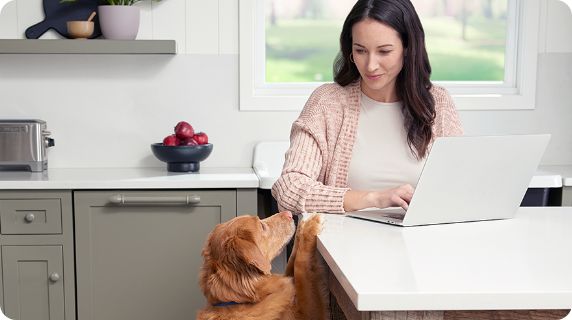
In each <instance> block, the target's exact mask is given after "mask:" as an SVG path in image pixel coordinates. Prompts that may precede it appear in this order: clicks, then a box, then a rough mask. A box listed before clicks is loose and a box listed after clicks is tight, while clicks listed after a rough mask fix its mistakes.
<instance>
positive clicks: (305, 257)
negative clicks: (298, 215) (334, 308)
mask: <svg viewBox="0 0 572 320" xmlns="http://www.w3.org/2000/svg"><path fill="white" fill-rule="evenodd" d="M323 223H324V217H323V215H321V214H313V215H311V216H309V217H308V218H306V219H304V220H302V221H301V222H300V226H299V227H298V228H299V230H298V233H297V235H296V240H295V242H294V245H295V251H294V252H295V254H296V256H295V259H294V260H293V268H294V270H293V271H294V285H295V287H296V311H297V316H298V319H315V320H322V319H328V318H329V304H328V290H327V279H326V275H327V273H326V268H325V266H324V262H323V260H322V259H321V257H320V254H319V253H318V251H317V248H316V243H317V236H318V234H319V233H320V232H321V231H322V227H323Z"/></svg>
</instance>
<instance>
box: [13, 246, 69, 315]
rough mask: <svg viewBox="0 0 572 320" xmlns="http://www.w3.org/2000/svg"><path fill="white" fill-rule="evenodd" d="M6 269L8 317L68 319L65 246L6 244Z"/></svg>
mask: <svg viewBox="0 0 572 320" xmlns="http://www.w3.org/2000/svg"><path fill="white" fill-rule="evenodd" d="M2 269H3V276H4V277H3V278H4V308H5V310H4V312H5V313H6V316H7V317H9V318H10V319H15V320H43V319H46V320H61V319H65V317H64V279H63V277H62V275H63V255H62V247H61V246H2Z"/></svg>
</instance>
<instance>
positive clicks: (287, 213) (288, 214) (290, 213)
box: [282, 211, 292, 219]
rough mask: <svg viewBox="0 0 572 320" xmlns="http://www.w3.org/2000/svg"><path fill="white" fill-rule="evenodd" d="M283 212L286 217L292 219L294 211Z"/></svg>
mask: <svg viewBox="0 0 572 320" xmlns="http://www.w3.org/2000/svg"><path fill="white" fill-rule="evenodd" d="M282 214H283V215H285V216H286V217H288V219H292V212H290V211H284V212H282Z"/></svg>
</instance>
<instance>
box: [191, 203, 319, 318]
mask: <svg viewBox="0 0 572 320" xmlns="http://www.w3.org/2000/svg"><path fill="white" fill-rule="evenodd" d="M323 220H324V219H323V216H322V215H321V214H313V215H310V216H309V217H307V218H305V219H304V220H302V221H301V222H300V223H299V226H298V232H296V227H295V226H294V221H293V219H292V214H291V213H290V212H280V213H277V214H275V215H273V216H271V217H269V218H266V219H263V220H260V219H259V218H258V217H255V216H240V217H236V218H234V219H232V220H230V221H228V222H226V223H222V224H219V225H217V226H216V227H215V229H214V230H213V231H212V232H211V234H210V235H209V237H208V239H207V241H206V243H205V247H204V249H203V258H204V263H203V266H202V270H201V274H200V280H199V281H200V285H201V289H202V291H203V294H204V295H205V297H206V298H207V302H208V306H207V307H205V308H204V309H202V310H200V311H199V312H198V314H197V319H199V320H223V319H224V320H233V319H236V320H238V319H241V320H251V319H252V320H253V319H257V320H287V319H288V320H302V319H303V320H323V319H328V318H329V311H328V310H329V302H328V293H327V286H326V273H325V268H324V264H323V261H322V260H321V258H320V256H319V253H318V252H317V250H316V236H317V235H318V234H319V232H320V231H321V230H322V225H323ZM295 232H296V238H295V240H294V247H293V251H292V255H291V257H290V259H289V260H288V265H287V266H286V273H285V274H284V275H278V274H272V273H271V272H270V269H271V265H270V262H271V261H272V259H274V258H275V257H276V256H277V255H278V254H280V252H281V251H282V250H283V249H284V247H285V246H286V244H287V243H288V242H289V241H290V239H291V238H292V237H293V236H294V233H295Z"/></svg>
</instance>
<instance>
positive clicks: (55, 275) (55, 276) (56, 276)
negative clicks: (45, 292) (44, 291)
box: [50, 272, 60, 283]
mask: <svg viewBox="0 0 572 320" xmlns="http://www.w3.org/2000/svg"><path fill="white" fill-rule="evenodd" d="M59 280H60V275H59V274H58V273H57V272H54V273H52V274H50V281H51V282H54V283H55V282H58V281H59Z"/></svg>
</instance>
